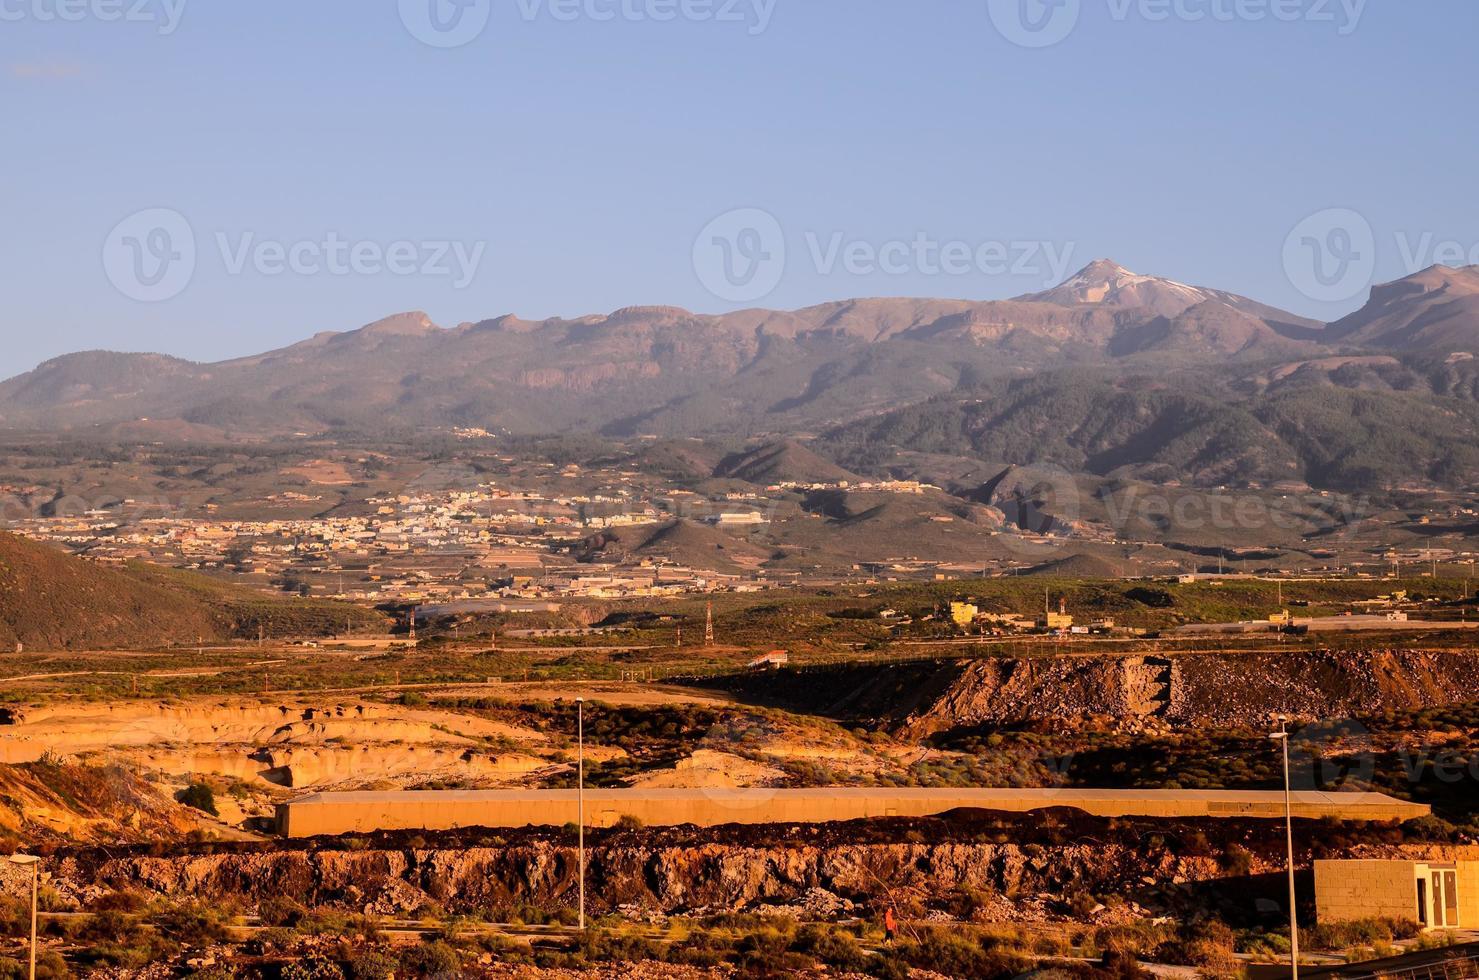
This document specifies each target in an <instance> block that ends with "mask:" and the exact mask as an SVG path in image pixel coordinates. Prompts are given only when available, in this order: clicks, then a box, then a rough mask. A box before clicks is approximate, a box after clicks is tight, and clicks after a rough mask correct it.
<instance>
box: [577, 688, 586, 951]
mask: <svg viewBox="0 0 1479 980" xmlns="http://www.w3.org/2000/svg"><path fill="white" fill-rule="evenodd" d="M575 738H576V745H577V748H576V779H575V799H576V805H577V807H578V809H579V811H580V817H579V821H578V822H579V829H578V830H577V831H576V833H577V835H578V840H579V850H580V931H581V932H585V698H576V699H575Z"/></svg>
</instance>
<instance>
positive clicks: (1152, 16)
mask: <svg viewBox="0 0 1479 980" xmlns="http://www.w3.org/2000/svg"><path fill="white" fill-rule="evenodd" d="M1475 37H1479V4H1476V3H1474V2H1473V0H893V2H885V0H238V2H223V0H0V106H3V115H0V120H3V130H0V131H3V133H4V152H3V153H0V228H3V233H0V299H3V302H4V303H5V304H6V306H7V307H8V308H7V310H6V315H5V318H4V323H5V324H6V326H5V331H6V333H5V338H4V339H5V343H4V344H3V345H0V352H3V353H0V377H8V376H11V375H14V374H18V373H20V372H23V371H26V370H28V369H30V368H31V367H33V366H35V365H36V364H37V363H39V362H41V361H43V360H45V359H48V358H51V357H55V356H58V355H61V354H65V353H68V352H73V351H79V350H88V349H108V350H128V351H159V352H164V353H169V354H173V355H176V356H180V357H186V358H190V359H192V360H202V361H211V360H220V359H225V358H230V357H236V356H242V355H246V354H251V353H256V352H260V351H264V350H269V349H273V348H277V347H281V346H285V345H288V344H291V343H294V342H296V341H299V340H302V339H305V338H307V337H309V336H311V335H313V334H315V333H318V332H320V331H325V330H348V329H354V328H356V327H358V326H361V325H363V324H365V323H369V322H371V321H374V320H377V319H379V318H381V317H384V316H387V315H389V314H393V313H397V312H401V311H409V310H424V311H425V312H427V313H428V314H429V315H430V316H431V317H432V318H433V319H434V320H435V321H436V322H438V323H440V324H443V325H448V326H450V325H456V324H458V323H461V322H464V321H477V320H483V319H487V318H491V317H495V316H500V315H503V314H507V313H514V314H517V315H520V316H523V317H526V318H543V317H548V316H570V317H573V316H579V315H583V314H588V313H597V312H609V311H611V310H614V309H617V308H620V307H624V306H629V305H645V304H660V305H672V306H682V307H686V308H688V309H692V310H697V311H701V312H720V311H724V310H730V309H736V308H742V307H747V306H765V307H772V308H784V309H791V308H798V307H802V306H806V305H810V304H814V303H819V302H825V301H830V300H835V299H842V298H849V297H858V296H931V297H961V298H968V299H998V298H1005V297H1010V296H1014V295H1018V294H1021V293H1024V292H1029V291H1034V290H1038V289H1042V288H1045V287H1046V286H1048V285H1051V284H1053V283H1054V282H1055V281H1056V280H1058V279H1061V278H1062V277H1063V276H1064V275H1067V274H1070V273H1071V272H1072V271H1073V270H1075V269H1077V268H1078V267H1080V266H1083V265H1085V264H1087V263H1088V262H1089V261H1091V260H1093V259H1095V258H1099V257H1109V258H1112V259H1114V260H1116V261H1118V262H1120V263H1121V264H1123V265H1125V266H1127V267H1129V268H1130V269H1133V270H1135V271H1137V272H1141V273H1149V274H1155V275H1162V276H1167V277H1169V278H1173V279H1178V280H1181V281H1184V282H1191V283H1194V284H1199V285H1209V286H1216V287H1218V288H1223V289H1228V290H1232V291H1234V292H1239V293H1242V294H1245V295H1248V296H1251V297H1253V298H1255V299H1258V300H1260V301H1262V302H1266V303H1269V304H1271V305H1275V306H1279V307H1282V308H1285V309H1289V310H1291V311H1293V312H1296V313H1299V314H1302V315H1306V316H1310V317H1314V318H1318V319H1321V320H1330V319H1335V318H1337V317H1339V316H1341V315H1344V314H1345V313H1348V312H1350V311H1351V310H1353V309H1356V308H1358V307H1359V306H1360V305H1361V304H1362V302H1364V300H1365V297H1366V294H1367V291H1368V289H1369V286H1370V284H1371V283H1372V282H1379V281H1386V280H1390V279H1394V278H1398V277H1400V276H1402V275H1406V274H1409V273H1411V272H1415V271H1417V270H1418V269H1421V268H1424V267H1426V266H1427V265H1431V264H1433V263H1435V262H1438V261H1444V262H1447V264H1466V263H1473V262H1479V194H1475V193H1474V172H1475V167H1474V164H1475V161H1476V159H1479V126H1476V125H1475V124H1474V122H1473V118H1472V109H1471V104H1472V98H1471V91H1472V84H1473V81H1474V60H1473V57H1472V48H1473V41H1474V38H1475Z"/></svg>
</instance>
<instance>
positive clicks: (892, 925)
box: [883, 905, 899, 946]
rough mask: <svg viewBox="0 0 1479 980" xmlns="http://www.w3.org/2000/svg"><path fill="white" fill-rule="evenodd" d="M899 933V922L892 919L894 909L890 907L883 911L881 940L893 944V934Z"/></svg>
mask: <svg viewBox="0 0 1479 980" xmlns="http://www.w3.org/2000/svg"><path fill="white" fill-rule="evenodd" d="M898 931H899V920H898V919H896V918H895V917H894V907H893V906H892V905H890V906H889V907H888V908H886V909H884V911H883V938H884V939H885V940H887V942H888V944H889V945H890V946H892V945H893V944H894V934H895V933H897V932H898Z"/></svg>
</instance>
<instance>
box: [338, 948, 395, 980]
mask: <svg viewBox="0 0 1479 980" xmlns="http://www.w3.org/2000/svg"><path fill="white" fill-rule="evenodd" d="M397 965H398V964H397V963H396V961H395V960H393V959H391V958H390V957H389V956H386V955H385V954H384V953H380V952H376V951H375V950H366V951H364V952H362V953H359V954H357V955H356V956H355V957H354V958H353V959H351V960H350V961H349V978H350V980H390V978H391V977H392V976H394V975H395V970H396V966H397Z"/></svg>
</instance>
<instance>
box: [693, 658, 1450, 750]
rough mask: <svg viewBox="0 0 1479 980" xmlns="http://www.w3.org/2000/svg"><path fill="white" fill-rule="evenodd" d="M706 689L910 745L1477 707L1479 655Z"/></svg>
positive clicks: (927, 665) (1077, 664) (1095, 664)
mask: <svg viewBox="0 0 1479 980" xmlns="http://www.w3.org/2000/svg"><path fill="white" fill-rule="evenodd" d="M705 683H713V684H715V686H717V687H719V688H721V689H723V690H726V691H728V692H731V693H733V694H735V695H737V696H739V697H741V698H743V699H746V700H750V701H753V702H757V703H764V704H773V705H779V706H782V707H785V708H788V709H790V710H793V711H805V712H811V713H815V714H822V715H827V716H829V717H834V718H838V719H840V720H843V721H846V722H849V723H853V724H864V725H870V726H874V727H880V728H884V729H887V730H889V731H891V732H893V733H895V734H897V735H901V736H905V737H909V738H922V737H926V736H928V735H931V734H933V733H935V732H940V731H948V730H951V729H957V728H970V727H982V726H987V727H989V726H996V725H1000V726H1008V725H1019V724H1024V723H1029V722H1034V721H1044V720H1052V721H1064V722H1077V721H1094V722H1098V723H1104V724H1108V725H1110V726H1112V727H1119V728H1132V729H1133V728H1144V727H1166V726H1169V727H1171V728H1198V727H1208V726H1212V727H1234V726H1242V725H1256V724H1262V723H1264V722H1265V721H1266V720H1267V719H1268V718H1269V716H1270V715H1272V714H1276V713H1277V714H1286V715H1289V716H1291V717H1292V718H1296V719H1304V720H1315V719H1331V718H1347V717H1351V716H1353V715H1362V714H1370V713H1374V712H1380V711H1384V710H1387V709H1394V710H1404V709H1413V708H1428V707H1438V706H1444V705H1449V704H1457V703H1464V702H1468V701H1472V700H1474V698H1475V692H1476V691H1479V653H1474V652H1466V651H1448V650H1439V651H1428V650H1378V651H1337V650H1317V651H1293V652H1287V653H1285V652H1279V653H1253V654H1226V653H1186V654H1173V655H1166V656H1153V655H1144V654H1139V655H1125V656H1075V657H1056V658H1047V657H1044V658H1007V657H1002V658H987V659H979V660H938V661H922V662H918V663H904V664H897V663H895V664H855V665H842V666H827V667H805V668H797V669H792V670H784V671H776V672H770V673H764V674H745V675H739V676H736V677H732V678H726V679H723V680H721V681H719V682H705Z"/></svg>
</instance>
